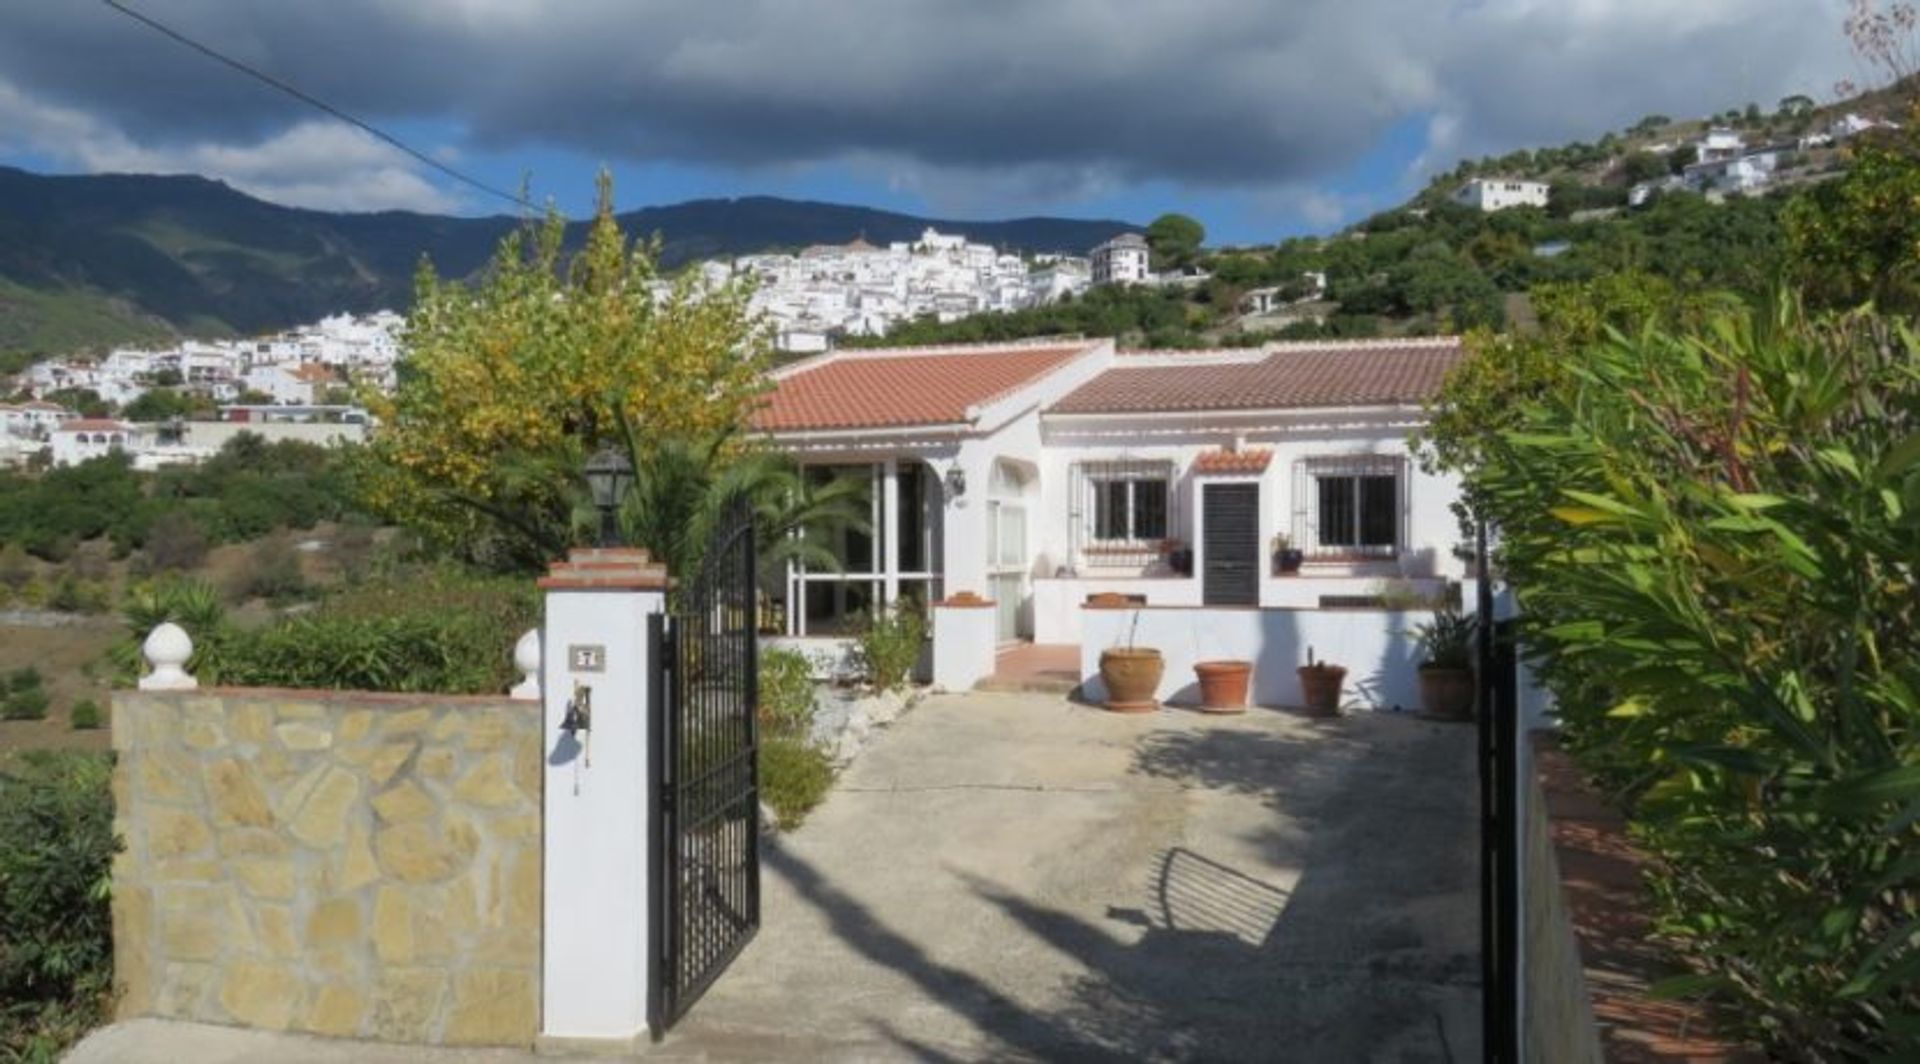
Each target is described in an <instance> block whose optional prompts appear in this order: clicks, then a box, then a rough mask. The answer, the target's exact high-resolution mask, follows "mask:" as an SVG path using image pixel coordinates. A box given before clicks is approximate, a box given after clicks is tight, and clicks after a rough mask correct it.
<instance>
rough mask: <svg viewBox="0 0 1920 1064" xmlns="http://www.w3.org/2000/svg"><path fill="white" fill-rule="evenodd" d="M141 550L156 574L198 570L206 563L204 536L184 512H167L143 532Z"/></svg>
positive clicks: (190, 516) (192, 519)
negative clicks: (142, 548) (143, 538)
mask: <svg viewBox="0 0 1920 1064" xmlns="http://www.w3.org/2000/svg"><path fill="white" fill-rule="evenodd" d="M145 550H146V560H147V564H148V565H149V566H150V567H151V568H152V569H153V570H154V571H156V572H167V571H169V570H185V569H198V568H199V567H200V566H201V564H202V563H203V562H205V561H206V560H207V533H206V530H205V529H203V528H201V527H200V522H199V521H197V520H195V519H194V517H193V515H192V514H191V513H189V512H188V511H187V510H186V509H185V508H180V509H170V510H168V511H167V512H165V513H163V514H161V515H160V516H159V517H158V518H156V519H155V520H154V522H153V525H152V526H151V527H150V528H148V529H147V536H146V545H145Z"/></svg>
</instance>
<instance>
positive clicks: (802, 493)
mask: <svg viewBox="0 0 1920 1064" xmlns="http://www.w3.org/2000/svg"><path fill="white" fill-rule="evenodd" d="M625 435H626V444H627V451H628V454H629V456H630V459H631V461H632V463H633V470H634V480H633V486H632V488H631V489H629V490H628V492H627V495H626V498H625V499H624V500H622V502H621V505H620V511H619V514H618V520H619V523H620V531H621V534H622V536H623V537H624V538H625V539H626V541H627V542H629V543H633V544H636V545H638V546H642V547H645V548H647V551H648V552H649V553H650V554H652V555H653V557H654V559H655V560H656V561H660V562H663V563H665V564H666V566H667V571H668V572H670V573H673V574H675V575H676V576H680V577H682V578H688V577H691V576H692V574H694V573H697V572H698V571H699V569H700V564H701V561H702V560H703V555H704V554H705V551H706V548H707V544H708V543H710V542H711V541H712V539H713V535H714V532H715V530H716V528H717V526H718V525H719V523H720V521H721V520H722V518H723V516H724V515H725V513H726V512H727V508H728V506H729V505H730V504H731V503H732V502H733V501H734V500H735V499H737V498H741V497H744V498H745V499H746V500H747V502H748V505H749V507H750V508H751V510H752V512H753V516H754V533H755V538H756V539H757V541H758V551H757V553H758V561H759V564H760V572H761V577H762V582H763V584H764V583H766V582H769V581H770V580H772V579H775V578H777V576H778V574H780V573H783V572H784V571H785V567H786V565H787V563H788V562H799V563H800V564H803V565H806V566H808V567H809V568H816V569H830V570H837V569H838V568H839V567H840V561H839V558H838V556H837V555H836V554H835V553H834V551H833V549H832V547H831V545H830V544H831V542H832V539H833V537H834V536H835V535H837V534H838V533H839V532H841V531H843V530H847V529H852V530H855V531H862V532H864V531H867V530H868V522H867V486H866V484H865V483H864V482H861V481H857V480H853V479H851V478H836V479H833V480H829V481H827V482H825V483H818V482H815V481H813V480H811V479H810V478H808V477H807V476H805V475H804V473H803V472H802V470H801V469H800V468H799V467H798V466H797V465H795V464H794V462H793V460H792V459H790V458H788V457H786V456H785V455H782V454H779V453H777V452H773V451H769V450H765V449H763V448H760V447H756V446H753V445H742V444H741V443H740V442H739V441H738V440H737V439H736V434H735V433H732V432H727V433H718V434H715V435H712V436H707V437H702V438H693V439H688V438H669V439H656V440H642V439H640V438H639V436H638V435H637V434H635V433H633V432H631V431H628V432H626V433H625ZM595 520H596V518H595V515H594V512H593V510H592V507H591V506H589V505H587V504H586V503H585V500H584V498H582V500H581V503H580V504H579V505H577V506H576V507H575V511H574V523H575V529H576V533H577V536H576V538H579V536H582V535H585V534H586V530H588V529H591V528H592V527H594V522H595Z"/></svg>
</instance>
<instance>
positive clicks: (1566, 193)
mask: <svg viewBox="0 0 1920 1064" xmlns="http://www.w3.org/2000/svg"><path fill="white" fill-rule="evenodd" d="M1896 112H1897V104H1896V103H1895V101H1894V100H1893V98H1892V97H1891V96H1890V95H1889V94H1888V93H1886V92H1877V93H1871V94H1866V95H1863V96H1859V97H1855V98H1853V99H1851V100H1847V101H1843V102H1840V103H1836V104H1833V105H1831V106H1828V107H1824V108H1821V107H1815V106H1814V105H1813V103H1812V101H1811V100H1809V99H1807V98H1806V97H1788V98H1786V99H1784V100H1781V101H1780V102H1779V104H1778V106H1777V107H1776V108H1775V109H1773V110H1771V111H1763V110H1762V109H1761V108H1760V107H1758V106H1757V105H1751V104H1750V105H1748V106H1746V107H1744V108H1735V109H1731V110H1729V111H1726V112H1722V113H1720V114H1717V115H1712V116H1709V117H1707V118H1703V119H1690V120H1679V121H1676V120H1674V119H1670V118H1668V117H1666V116H1663V115H1650V116H1648V117H1646V118H1644V119H1642V120H1640V121H1639V122H1636V123H1635V124H1634V125H1633V126H1632V127H1630V128H1628V129H1626V130H1623V131H1620V132H1615V133H1608V134H1606V135H1605V136H1602V137H1600V138H1599V139H1598V140H1596V141H1593V142H1590V143H1589V142H1575V143H1571V144H1566V145H1562V146H1560V147H1555V148H1541V149H1526V150H1521V151H1515V152H1511V153H1509V154H1506V155H1501V156H1494V157H1488V158H1483V159H1472V160H1466V161H1463V162H1461V163H1460V164H1459V165H1458V166H1456V167H1454V168H1453V169H1452V170H1449V171H1447V172H1446V173H1443V174H1439V175H1436V176H1435V177H1434V178H1433V180H1432V181H1431V182H1430V183H1429V184H1428V185H1427V187H1426V188H1424V189H1422V190H1421V191H1420V192H1419V193H1417V194H1416V195H1414V196H1413V197H1412V198H1411V199H1409V200H1408V201H1407V202H1406V203H1405V204H1403V205H1401V206H1399V207H1396V208H1393V209H1391V210H1387V211H1383V212H1380V213H1378V214H1375V215H1373V216H1372V217H1369V218H1367V219H1365V220H1363V221H1360V222H1358V223H1356V224H1354V225H1352V226H1350V227H1348V228H1347V229H1345V230H1343V231H1342V232H1340V233H1337V234H1334V235H1332V236H1329V237H1295V238H1290V239H1287V240H1284V241H1281V242H1280V243H1278V244H1275V245H1271V246H1265V247H1236V248H1215V249H1209V250H1204V251H1198V252H1196V253H1192V254H1168V253H1165V251H1166V249H1164V248H1163V247H1162V246H1160V245H1159V244H1156V246H1155V268H1156V269H1168V268H1175V267H1177V268H1180V269H1182V270H1183V271H1184V272H1185V273H1186V274H1188V276H1185V277H1182V278H1180V279H1179V280H1178V281H1177V282H1172V283H1167V284H1163V285H1155V286H1142V287H1136V288H1127V289H1104V290H1095V291H1093V292H1090V293H1088V295H1087V296H1086V297H1085V298H1083V299H1082V300H1080V301H1077V302H1074V301H1069V302H1066V303H1062V304H1059V305H1056V306H1048V307H1039V308H1034V309H1031V310H1025V311H1019V312H1015V313H1011V314H986V315H976V316H972V317H968V318H962V319H960V320H957V321H953V322H946V323H941V322H936V321H931V320H923V321H919V322H913V323H909V324H908V325H906V326H904V327H902V328H897V329H895V330H894V331H893V332H892V333H891V334H889V335H888V336H887V337H885V338H881V339H872V340H861V341H857V343H859V344H862V345H878V344H892V343H916V344H918V343H942V342H958V341H982V340H1007V339H1018V338H1023V337H1031V336H1044V335H1053V334H1062V333H1084V334H1087V335H1113V336H1117V337H1119V338H1120V340H1121V342H1122V343H1126V344H1137V345H1140V346H1145V347H1204V346H1213V345H1221V344H1228V345H1230V344H1238V343H1257V342H1260V341H1263V340H1268V339H1315V338H1321V337H1342V336H1380V335H1400V334H1423V333H1434V332H1454V331H1464V330H1466V329H1471V328H1474V327H1477V326H1487V327H1491V328H1495V329H1500V328H1505V327H1507V326H1510V325H1517V326H1521V327H1529V326H1531V325H1532V324H1533V318H1534V311H1533V307H1532V301H1531V298H1530V297H1531V294H1532V292H1533V291H1534V289H1535V288H1536V287H1538V286H1541V285H1549V284H1567V283H1579V282H1585V281H1590V280H1593V279H1595V278H1599V277H1603V276H1606V275H1609V274H1614V273H1620V272H1626V271H1633V272H1644V273H1648V274H1652V275H1654V276H1657V277H1660V278H1662V279H1664V280H1666V281H1670V282H1672V283H1673V284H1674V285H1675V286H1676V287H1677V288H1679V289H1680V290H1681V291H1683V292H1686V291H1730V292H1734V293H1736V294H1741V295H1747V296H1753V295H1758V294H1761V293H1762V292H1764V291H1765V290H1766V289H1768V288H1769V287H1770V286H1772V285H1773V284H1774V283H1775V282H1776V281H1777V280H1778V279H1779V275H1780V271H1781V268H1782V259H1781V253H1782V242H1783V237H1782V226H1781V215H1782V211H1783V208H1784V207H1785V205H1786V204H1787V203H1789V202H1790V201H1791V200H1792V199H1793V198H1794V196H1795V194H1796V193H1797V192H1798V191H1799V190H1801V189H1804V188H1806V187H1808V186H1810V185H1813V184H1817V183H1820V182H1823V181H1826V180H1828V179H1830V178H1832V177H1836V176H1838V175H1839V174H1840V173H1841V172H1843V171H1844V170H1845V168H1846V167H1848V166H1849V165H1851V158H1852V153H1851V152H1850V151H1849V150H1848V149H1847V148H1846V147H1845V146H1842V147H1838V148H1835V147H1822V146H1816V147H1813V148H1811V149H1810V150H1806V151H1801V150H1799V149H1798V148H1797V147H1793V148H1790V149H1789V150H1786V151H1785V152H1784V154H1783V157H1782V159H1781V164H1780V171H1779V175H1778V179H1777V180H1776V182H1775V187H1773V188H1772V189H1770V190H1769V191H1768V193H1767V194H1765V195H1762V196H1752V197H1740V196H1734V197H1728V198H1726V199H1725V200H1724V201H1721V202H1713V201H1710V200H1709V199H1708V198H1706V197H1703V196H1701V195H1698V194H1695V193H1691V192H1685V191H1670V192H1662V193H1660V194H1658V195H1656V196H1655V197H1654V198H1653V200H1652V201H1651V202H1650V203H1649V204H1648V205H1646V206H1644V207H1642V208H1638V209H1628V207H1627V201H1628V191H1629V189H1630V187H1631V186H1632V185H1634V184H1636V183H1639V182H1642V181H1651V180H1656V179H1658V178H1661V177H1665V176H1669V175H1673V174H1677V173H1679V172H1680V171H1682V170H1683V169H1684V168H1685V166H1686V165H1687V164H1689V163H1692V162H1694V161H1695V160H1694V153H1693V148H1692V146H1691V142H1692V141H1693V140H1695V139H1697V138H1698V137H1699V136H1701V135H1702V134H1703V133H1704V132H1705V131H1706V130H1707V129H1709V128H1713V127H1725V128H1730V129H1732V130H1733V131H1735V132H1736V133H1738V134H1740V136H1741V137H1742V138H1743V139H1744V140H1745V142H1746V143H1747V144H1749V145H1752V146H1761V145H1782V144H1786V145H1794V144H1797V142H1798V138H1800V137H1801V136H1803V135H1806V134H1809V133H1817V132H1819V131H1821V130H1824V129H1825V128H1826V127H1827V124H1828V123H1829V122H1830V121H1831V120H1832V119H1834V118H1836V117H1839V116H1840V115H1843V114H1847V113H1860V114H1866V115H1886V114H1890V113H1896ZM1493 176H1499V177H1512V178H1521V179H1526V180H1533V181H1542V182H1546V183H1547V184H1548V185H1549V187H1550V190H1551V193H1550V197H1549V203H1548V206H1547V207H1546V208H1544V209H1541V208H1535V207H1516V208H1510V209H1507V210H1503V211H1499V212H1495V213H1490V214H1489V213H1482V212H1480V211H1478V210H1474V209H1470V208H1466V207H1462V206H1459V205H1457V204H1455V203H1453V202H1452V200H1451V199H1450V196H1451V194H1452V193H1453V192H1454V190H1456V189H1457V188H1459V187H1460V185H1461V183H1462V182H1464V181H1466V180H1469V179H1471V178H1474V177H1493ZM1176 217H1177V216H1176ZM1152 237H1153V234H1152V232H1151V231H1150V232H1149V239H1150V241H1151V240H1152ZM1309 274H1320V275H1323V276H1324V277H1325V279H1326V288H1325V291H1324V293H1316V291H1315V289H1314V287H1313V286H1312V285H1311V284H1310V282H1309V280H1308V275H1309ZM1263 288H1277V289H1279V293H1278V295H1279V297H1280V299H1281V300H1282V302H1283V304H1285V305H1284V306H1283V307H1282V308H1281V309H1280V310H1278V311H1277V312H1272V313H1267V314H1261V315H1253V314H1248V313H1245V312H1244V307H1243V303H1242V298H1243V297H1244V296H1245V295H1246V294H1247V293H1248V292H1250V291H1253V290H1256V289H1263ZM1316 294H1317V295H1318V296H1319V298H1313V297H1314V296H1315V295H1316Z"/></svg>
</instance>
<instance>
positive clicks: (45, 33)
mask: <svg viewBox="0 0 1920 1064" xmlns="http://www.w3.org/2000/svg"><path fill="white" fill-rule="evenodd" d="M126 3H127V4H128V6H131V7H133V8H135V9H137V10H140V11H143V12H145V13H147V14H149V15H151V16H153V17H154V18H157V19H159V20H161V21H163V22H166V23H168V24H170V25H172V26H173V27H174V28H176V29H178V30H180V31H181V32H183V33H185V34H187V35H189V36H192V37H194V38H197V39H199V40H201V41H203V42H204V43H206V44H207V45H209V46H211V47H213V48H215V49H218V50H219V51H222V52H225V53H227V54H229V55H232V56H234V57H236V58H238V59H241V60H243V61H245V62H247V63H250V64H252V65H255V66H257V67H260V68H262V69H264V70H266V71H268V72H270V73H272V74H274V75H276V76H278V77H280V78H283V79H284V80H286V81H288V82H290V83H292V84H294V85H297V86H299V87H301V88H302V89H305V90H307V91H308V92H310V93H312V94H314V95H315V96H318V97H320V98H322V99H325V100H327V101H328V102H331V103H333V104H335V105H336V106H338V107H341V108H343V109H345V110H347V111H350V112H353V113H355V114H358V115H360V116H361V117H363V118H365V119H367V120H369V121H371V122H373V123H375V124H376V125H379V126H382V127H383V128H386V129H388V130H390V131H391V132H393V133H395V134H396V135H398V136H400V137H401V138H402V139H404V140H406V141H408V142H409V143H412V144H415V145H416V146H418V147H420V148H421V149H422V150H423V151H426V152H428V153H430V154H432V155H433V156H435V157H436V158H439V159H442V160H443V161H445V162H447V163H448V164H449V165H452V166H455V167H457V168H459V169H461V170H462V171H464V172H468V173H471V174H473V175H475V176H477V177H479V178H481V179H482V180H484V181H486V182H489V183H492V184H494V185H496V186H505V187H507V188H517V187H518V186H519V184H520V182H521V180H522V178H523V177H525V178H527V179H529V180H530V181H531V183H532V187H533V190H534V193H535V195H536V197H537V198H538V199H542V200H544V199H547V198H552V199H554V200H556V201H557V202H558V203H559V204H560V205H561V206H562V207H563V208H564V209H567V210H570V211H577V210H579V209H581V208H582V207H584V206H585V205H586V204H587V203H588V202H590V200H591V197H592V175H593V172H594V170H595V169H597V168H598V167H600V166H602V165H605V166H607V167H610V168H611V169H612V170H613V172H614V174H615V176H616V181H617V185H618V197H619V200H620V205H621V206H622V207H623V208H627V207H634V206H640V205H644V204H651V203H669V202H676V201H679V200H684V199H691V198H696V197H702V196H734V195H746V194H755V193H766V194H774V195H785V196H801V197H810V198H816V199H828V200H835V201H841V202H853V203H862V204H868V205H873V206H880V207H889V208H896V209H904V210H911V211H916V212H927V213H933V214H938V215H943V216H952V217H979V218H987V217H1008V216H1013V215H1019V214H1033V213H1049V214H1064V215H1070V216H1081V217H1119V218H1125V219H1130V220H1134V221H1145V220H1147V219H1150V218H1152V217H1153V216H1154V215H1156V214H1158V213H1160V212H1161V211H1164V210H1174V209H1178V210H1185V211H1187V212H1189V213H1192V214H1194V215H1196V216H1197V217H1199V218H1200V219H1201V220H1202V221H1204V222H1205V223H1206V224H1207V226H1208V228H1209V230H1210V232H1211V235H1212V237H1213V238H1214V239H1216V240H1225V241H1256V240H1258V241H1266V240H1271V239H1274V238H1276V237H1278V236H1280V235H1284V234H1288V233H1296V232H1303V231H1324V230H1326V229H1328V228H1331V227H1333V226H1336V225H1337V224H1339V223H1341V222H1344V221H1349V220H1352V219H1353V218H1355V217H1358V216H1361V215H1364V214H1366V213H1368V212H1369V211H1370V210H1372V209H1377V208H1379V207H1382V206H1387V205H1390V204H1392V203H1396V202H1398V201H1399V200H1401V199H1402V198H1404V197H1405V196H1406V195H1407V194H1408V193H1409V192H1411V191H1413V190H1415V189H1417V188H1418V187H1419V186H1420V185H1421V184H1423V183H1424V182H1423V177H1424V175H1425V174H1427V173H1429V172H1431V171H1432V170H1434V169H1446V168H1449V167H1451V166H1452V165H1453V164H1454V163H1455V162H1456V161H1458V160H1459V159H1460V158H1461V157H1463V156H1474V155H1481V154H1486V153H1487V152H1490V151H1506V150H1510V149H1512V148H1515V147H1522V146H1541V145H1549V144H1559V143H1564V142H1566V141H1569V140H1574V139H1590V138H1593V137H1596V136H1598V135H1599V134H1600V133H1602V132H1604V131H1605V130H1607V129H1612V128H1619V127H1621V126H1624V125H1627V124H1630V123H1631V122H1632V121H1634V120H1635V119H1637V118H1639V117H1640V116H1641V115H1644V114H1647V113H1649V112H1659V113H1666V114H1673V115H1697V114H1703V113H1706V112H1710V111H1716V110H1723V109H1725V108H1728V107H1733V106H1743V105H1745V104H1746V103H1747V102H1748V101H1757V102H1759V103H1761V104H1762V106H1765V107H1769V108H1771V106H1772V105H1773V103H1774V102H1775V101H1777V100H1778V99H1779V98H1780V97H1781V96H1783V95H1787V94H1790V93H1806V94H1809V95H1812V96H1814V97H1815V98H1816V99H1826V98H1829V97H1831V95H1832V92H1833V86H1834V84H1835V82H1836V81H1837V80H1839V79H1841V78H1847V77H1856V78H1857V77H1859V76H1860V75H1861V73H1862V72H1861V71H1860V69H1859V68H1858V66H1857V64H1855V63H1854V62H1853V61H1852V60H1851V59H1850V58H1849V55H1848V52H1847V49H1846V47H1845V42H1844V40H1843V39H1842V36H1841V32H1840V22H1841V20H1842V18H1843V17H1844V15H1845V0H691V2H689V0H679V2H673V0H557V2H553V3H532V2H528V0H299V2H291V0H126ZM0 163H6V164H11V165H17V166H24V167H27V168H29V169H34V170H41V171H47V172H114V171H135V172H167V173H183V172H184V173H199V174H204V175H207V176H209V177H217V178H220V179H223V180H225V181H227V182H229V183H230V184H233V185H235V186H236V187H239V188H241V189H244V190H246V191H248V192H251V193H253V194H255V195H259V196H262V197H265V198H267V199H272V200H276V201H279V202H283V203H290V204H297V205H303V206H315V207H324V208H329V209H348V210H367V209H378V208H385V207H404V208H413V209H419V210H432V211H450V212H459V213H491V212H495V211H498V210H501V209H502V208H503V207H505V206H506V205H504V204H502V203H500V202H499V201H495V200H490V199H488V198H487V197H486V196H485V195H484V194H481V193H477V192H475V191H473V190H471V189H467V188H464V187H462V186H460V185H459V184H458V183H456V182H453V181H450V180H448V179H446V178H444V177H443V176H442V175H439V174H437V173H435V172H434V171H433V170H431V169H429V168H427V167H424V166H422V165H420V164H419V163H418V162H417V161H415V160H412V159H410V158H408V157H407V156H405V155H403V154H400V153H399V152H397V151H395V150H393V149H391V148H389V147H387V146H385V145H382V144H380V143H379V142H377V141H375V140H373V139H372V138H370V137H368V136H366V135H365V134H363V133H360V132H358V131H356V130H354V129H352V128H351V127H348V126H345V125H343V124H341V123H339V122H337V121H334V120H332V119H329V118H327V117H325V116H323V115H321V114H319V113H317V112H315V111H314V110H313V109H312V108H310V107H307V106H305V105H303V104H301V103H298V102H296V101H294V100H292V99H289V98H287V97H286V96H283V95H281V94H278V93H276V92H274V91H273V90H271V89H269V88H267V87H265V86H263V85H260V84H258V83H256V82H252V81H250V80H248V79H246V78H244V77H242V76H241V75H239V74H236V73H235V72H234V71H232V70H230V69H227V68H225V67H223V66H220V65H219V64H217V63H215V62H213V61H210V60H209V59H207V58H206V57H204V56H201V55H198V54H195V53H193V52H191V51H189V50H187V49H185V48H183V47H181V46H180V45H179V44H177V43H174V42H172V41H170V40H168V39H166V38H164V37H161V36H160V35H158V34H156V33H155V32H154V31H152V30H151V29H148V28H146V27H143V26H141V25H139V24H138V23H136V22H134V21H132V20H131V19H129V18H127V17H125V16H124V15H121V14H119V13H117V12H115V11H114V10H113V9H112V8H110V7H108V6H107V5H105V4H103V3H99V2H96V0H3V2H0Z"/></svg>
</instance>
